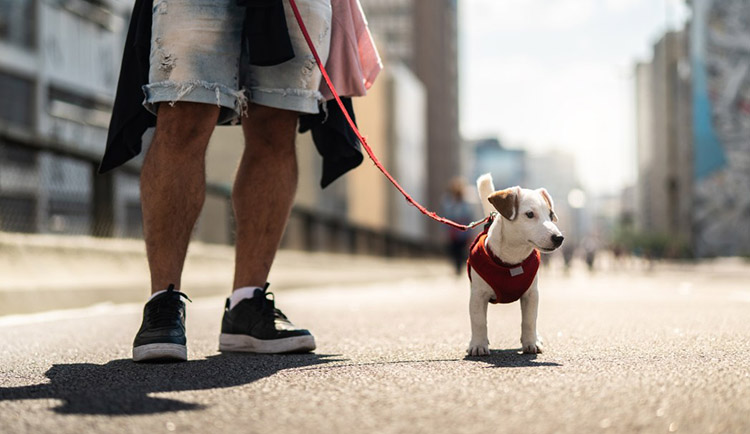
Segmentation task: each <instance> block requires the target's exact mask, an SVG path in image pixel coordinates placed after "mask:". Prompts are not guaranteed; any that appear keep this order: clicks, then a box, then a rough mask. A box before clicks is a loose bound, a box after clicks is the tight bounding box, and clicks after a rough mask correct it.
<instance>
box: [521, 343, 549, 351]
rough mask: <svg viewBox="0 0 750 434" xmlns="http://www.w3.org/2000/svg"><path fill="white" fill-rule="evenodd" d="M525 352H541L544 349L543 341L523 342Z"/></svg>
mask: <svg viewBox="0 0 750 434" xmlns="http://www.w3.org/2000/svg"><path fill="white" fill-rule="evenodd" d="M521 346H522V347H523V353H524V354H540V353H542V352H543V351H544V346H543V345H542V341H536V342H526V343H523V342H522V343H521Z"/></svg>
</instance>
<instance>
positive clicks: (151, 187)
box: [133, 102, 219, 362]
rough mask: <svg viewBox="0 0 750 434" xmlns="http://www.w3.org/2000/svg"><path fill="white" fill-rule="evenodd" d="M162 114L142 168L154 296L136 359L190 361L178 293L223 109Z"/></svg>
mask: <svg viewBox="0 0 750 434" xmlns="http://www.w3.org/2000/svg"><path fill="white" fill-rule="evenodd" d="M158 113H159V116H158V117H157V120H156V133H155V134H154V139H153V141H152V143H151V147H150V149H149V150H148V153H147V154H146V159H145V161H144V162H143V168H142V169H141V208H142V209H143V235H144V238H145V240H146V253H147V256H148V266H149V270H150V272H151V293H152V294H153V295H152V296H151V298H150V299H149V301H148V302H147V303H146V306H145V307H144V309H143V322H142V323H141V328H140V329H139V330H138V333H136V335H135V340H134V341H133V361H136V362H142V361H148V360H177V361H180V360H187V345H186V344H187V340H186V338H185V303H184V302H183V301H182V298H183V297H185V298H186V297H187V296H186V295H185V294H184V293H183V292H181V291H179V289H180V280H181V279H180V278H181V275H182V266H183V263H184V262H185V254H186V253H187V247H188V244H189V243H190V235H191V233H192V231H193V227H194V226H195V221H196V220H197V219H198V215H199V214H200V210H201V208H202V207H203V201H204V199H205V191H206V174H205V156H206V147H207V146H208V140H209V138H210V137H211V132H212V131H213V129H214V125H215V124H216V120H217V117H218V114H219V108H218V107H216V106H214V105H209V104H199V103H187V102H183V103H177V104H176V105H175V106H174V107H172V106H170V105H169V104H164V103H162V104H160V105H159V110H158ZM165 288H166V290H165ZM175 289H177V291H176V290H175ZM155 293H158V294H155Z"/></svg>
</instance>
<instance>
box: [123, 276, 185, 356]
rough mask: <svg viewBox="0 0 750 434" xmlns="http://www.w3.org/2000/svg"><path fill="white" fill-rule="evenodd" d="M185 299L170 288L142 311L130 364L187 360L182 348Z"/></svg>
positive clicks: (170, 286) (153, 299) (183, 295)
mask: <svg viewBox="0 0 750 434" xmlns="http://www.w3.org/2000/svg"><path fill="white" fill-rule="evenodd" d="M182 297H185V298H187V299H188V300H190V298H188V296H187V295H185V294H183V293H182V292H179V291H175V290H174V285H172V284H170V285H169V287H168V288H167V291H166V292H163V293H161V294H159V295H157V296H156V297H154V298H152V299H151V300H150V301H149V302H148V303H146V306H145V307H144V308H143V322H142V323H141V329H140V330H138V333H137V334H136V335H135V340H134V341H133V361H134V362H143V361H147V360H179V361H183V360H187V346H185V343H186V342H185V302H183V301H182Z"/></svg>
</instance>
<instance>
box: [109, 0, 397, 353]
mask: <svg viewBox="0 0 750 434" xmlns="http://www.w3.org/2000/svg"><path fill="white" fill-rule="evenodd" d="M297 3H298V4H299V9H300V11H301V14H302V16H303V19H304V22H305V24H306V25H307V27H308V30H309V32H310V34H311V35H312V38H313V40H314V41H315V44H316V50H317V51H318V53H319V54H320V57H321V58H322V60H323V62H326V60H327V61H328V63H327V67H328V68H329V71H330V73H331V75H332V78H333V80H334V83H335V84H336V86H337V87H338V88H339V90H340V91H341V95H342V96H361V95H363V94H364V92H365V89H366V88H368V87H369V86H371V84H372V82H373V80H374V79H375V76H376V75H377V73H378V72H379V71H380V68H381V67H382V65H381V64H380V59H379V57H378V55H377V51H376V50H375V46H374V44H373V43H372V39H371V37H370V33H369V30H368V29H367V27H366V20H365V18H364V16H363V15H362V12H361V7H360V5H359V2H358V0H337V1H335V2H333V3H332V2H331V0H297ZM332 17H335V19H332ZM329 54H330V56H329ZM320 83H321V73H320V71H319V70H318V68H317V67H316V65H315V61H314V59H313V56H312V54H311V50H310V49H309V47H308V46H307V43H306V41H305V39H304V37H303V35H302V32H301V30H300V27H299V26H298V24H297V22H296V19H295V16H294V14H293V11H292V8H291V4H290V1H289V0H212V1H209V2H206V1H202V0H154V1H153V2H152V1H151V0H137V1H136V3H135V6H134V9H133V14H132V18H131V23H130V29H129V32H128V37H127V41H126V44H125V53H124V56H123V64H122V69H121V72H120V80H119V83H118V89H117V97H116V100H115V107H114V109H113V114H112V121H111V123H110V129H109V136H108V139H107V150H106V152H105V155H104V158H103V160H102V165H101V167H100V172H106V171H107V170H110V169H112V168H114V167H116V166H118V165H120V164H122V163H124V162H125V161H127V160H128V159H130V158H132V157H134V156H135V155H137V154H138V153H139V152H140V150H141V139H142V137H146V136H147V135H144V134H143V133H144V131H145V130H146V129H147V128H149V127H153V126H155V133H154V136H153V140H152V141H151V143H150V147H149V149H148V152H147V154H146V157H145V159H144V162H143V167H142V170H141V204H142V210H143V231H144V238H145V241H146V252H147V256H148V264H149V270H150V273H151V292H152V296H151V298H150V299H149V301H148V302H147V303H146V305H145V308H144V312H143V323H142V325H141V328H140V330H139V331H138V333H137V335H136V337H135V341H134V343H133V360H134V361H145V360H153V359H172V360H186V359H187V347H186V338H185V304H184V301H183V298H184V299H187V296H186V295H185V293H184V292H182V291H181V290H182V287H181V274H182V268H183V264H184V261H185V255H186V252H187V248H188V244H189V242H190V235H191V233H192V232H193V228H194V226H195V223H196V220H197V218H198V215H199V214H200V211H201V208H202V207H203V203H204V199H205V191H206V179H205V154H206V149H207V146H208V142H209V138H210V137H211V134H212V132H213V130H214V127H215V126H216V125H217V124H227V123H238V122H239V123H241V124H242V131H243V133H244V137H245V151H244V154H243V156H242V159H241V161H240V162H239V168H238V170H237V175H236V179H235V182H234V188H233V191H232V208H233V210H234V215H235V223H236V234H235V235H236V266H235V274H234V285H233V292H232V294H231V296H230V297H229V298H228V299H227V300H226V305H225V310H224V317H223V320H222V325H221V334H220V337H219V349H220V350H223V351H249V352H258V353H281V352H291V351H310V350H313V349H314V348H315V340H314V339H313V336H312V334H311V333H310V332H309V331H308V330H305V329H301V328H298V327H295V326H294V325H293V324H292V323H291V322H290V321H289V319H288V318H287V317H286V316H285V315H284V314H283V313H281V311H280V310H278V309H277V308H276V307H275V305H274V299H273V297H272V296H271V294H270V293H268V292H267V291H266V290H267V288H268V283H267V278H268V274H269V271H270V268H271V264H272V263H273V259H274V256H275V254H276V251H277V249H278V248H279V243H280V240H281V236H282V233H283V231H284V227H285V226H286V223H287V220H288V218H289V215H290V211H291V206H292V202H293V199H294V194H295V190H296V185H297V160H296V152H295V135H296V127H297V125H298V118H299V117H300V115H309V116H312V117H313V120H308V122H307V123H306V124H305V125H306V127H305V128H306V129H312V130H313V137H314V139H315V141H316V145H317V147H318V149H319V150H320V152H321V153H322V154H324V155H325V157H326V158H328V157H331V161H332V162H329V161H328V160H327V159H326V160H325V164H324V167H325V169H324V173H323V180H322V181H321V184H322V185H323V186H325V185H327V184H329V183H330V182H332V181H333V180H334V179H335V178H336V177H337V176H339V175H341V174H343V173H344V172H346V171H347V170H349V169H351V168H353V167H355V166H356V165H358V164H359V163H360V162H361V161H362V155H361V153H360V152H359V149H358V146H359V144H358V142H356V137H355V138H354V139H352V135H351V134H349V135H347V134H342V133H341V131H344V132H346V131H348V126H346V125H345V124H344V123H343V122H344V121H343V119H344V116H343V113H342V112H341V111H340V110H339V109H338V106H337V105H335V104H328V103H326V100H327V99H330V93H328V92H325V91H324V92H321V86H320ZM324 94H325V96H324ZM326 97H327V98H326ZM141 102H142V105H141ZM345 105H347V108H348V109H349V110H350V109H351V102H350V101H348V100H347V101H345ZM323 106H327V108H326V107H323ZM323 112H325V115H324V114H323ZM351 114H352V116H353V113H351ZM157 115H158V116H157ZM317 119H319V120H323V119H326V123H325V124H321V123H320V122H316V120H317ZM331 130H337V131H336V132H331Z"/></svg>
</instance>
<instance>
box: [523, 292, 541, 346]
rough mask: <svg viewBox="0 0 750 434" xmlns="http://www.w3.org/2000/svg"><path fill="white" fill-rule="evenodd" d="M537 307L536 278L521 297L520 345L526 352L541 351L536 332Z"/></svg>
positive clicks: (539, 340)
mask: <svg viewBox="0 0 750 434" xmlns="http://www.w3.org/2000/svg"><path fill="white" fill-rule="evenodd" d="M538 308H539V289H538V288H537V279H534V282H533V283H532V284H531V288H529V290H528V291H526V293H525V294H524V295H523V296H522V297H521V346H522V347H523V352H524V353H528V354H536V353H541V352H542V350H543V348H542V342H541V339H540V338H539V337H538V336H537V334H536V315H537V310H538Z"/></svg>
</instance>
